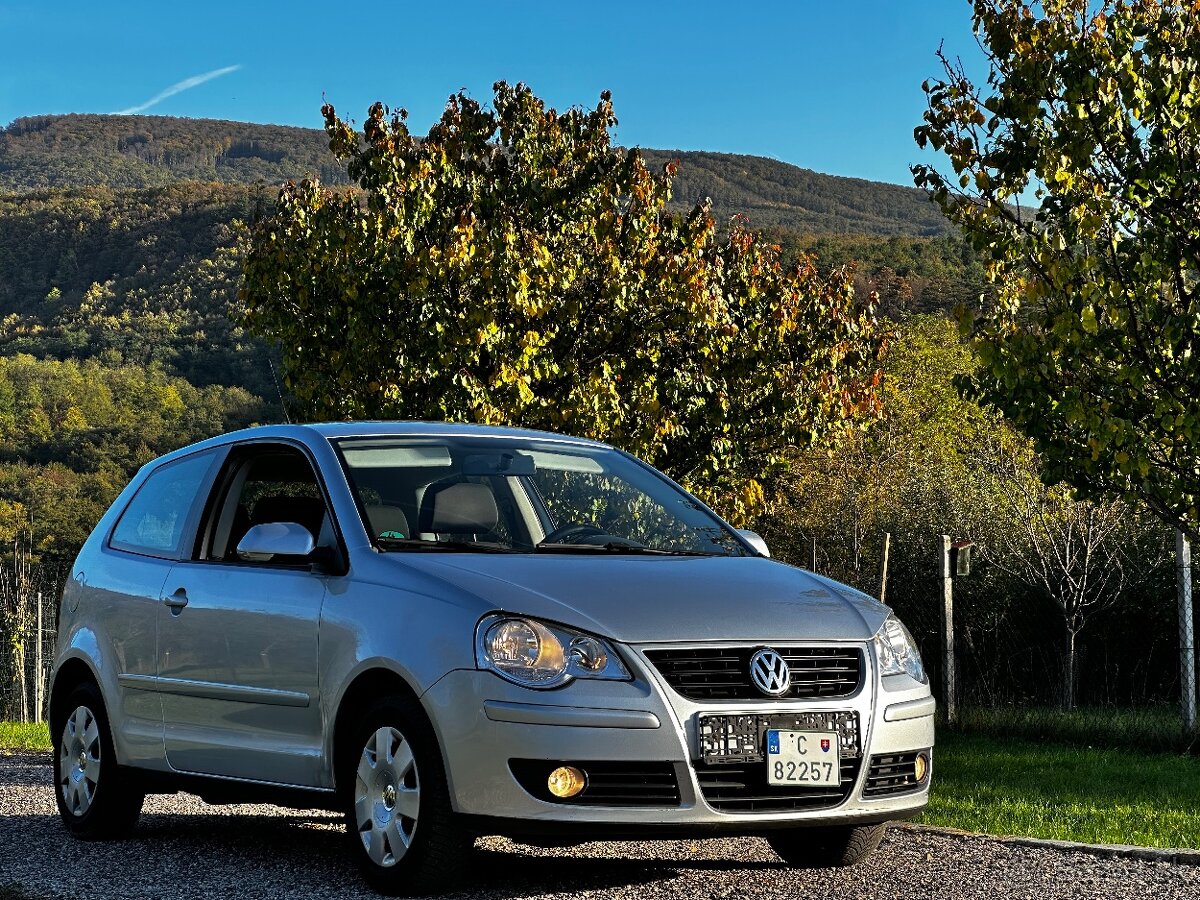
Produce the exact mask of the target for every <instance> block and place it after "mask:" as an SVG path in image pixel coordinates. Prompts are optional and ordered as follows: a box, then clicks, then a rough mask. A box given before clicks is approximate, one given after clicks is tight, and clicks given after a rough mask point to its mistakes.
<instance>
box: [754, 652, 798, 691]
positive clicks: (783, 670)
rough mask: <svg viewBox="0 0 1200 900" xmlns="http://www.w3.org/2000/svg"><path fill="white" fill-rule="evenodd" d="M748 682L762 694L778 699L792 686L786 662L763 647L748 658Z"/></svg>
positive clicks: (790, 672)
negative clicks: (752, 683) (751, 682)
mask: <svg viewBox="0 0 1200 900" xmlns="http://www.w3.org/2000/svg"><path fill="white" fill-rule="evenodd" d="M750 680H751V681H753V682H754V686H755V687H756V688H758V689H759V690H760V691H762V692H763V693H764V694H766V695H768V696H770V697H779V696H782V695H783V694H786V693H787V690H788V688H789V687H791V686H792V671H791V669H789V668H788V664H787V660H785V659H784V658H783V657H782V656H780V655H779V654H778V653H776V652H775V651H774V650H772V649H771V648H770V647H764V648H763V649H761V650H759V651H758V652H757V653H755V654H754V655H753V656H752V657H750Z"/></svg>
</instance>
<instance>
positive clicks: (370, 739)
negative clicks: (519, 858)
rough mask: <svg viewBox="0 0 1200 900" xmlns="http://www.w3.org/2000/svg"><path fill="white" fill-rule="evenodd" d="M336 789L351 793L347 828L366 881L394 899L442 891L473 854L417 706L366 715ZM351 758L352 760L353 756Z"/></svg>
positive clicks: (397, 703) (387, 705)
mask: <svg viewBox="0 0 1200 900" xmlns="http://www.w3.org/2000/svg"><path fill="white" fill-rule="evenodd" d="M349 746H350V747H352V748H354V749H357V751H358V752H357V753H356V754H353V751H351V753H347V754H346V756H347V757H348V758H347V759H346V760H345V763H344V767H343V770H342V772H341V778H340V779H339V783H340V784H342V785H345V786H347V787H348V788H349V790H348V791H346V794H345V797H346V800H347V802H348V806H349V808H348V810H347V813H346V830H347V831H348V832H349V834H350V840H351V843H352V844H353V847H354V849H353V853H354V855H355V857H356V858H357V860H358V865H359V869H360V871H361V872H362V874H363V877H364V878H365V879H366V880H367V882H368V883H369V884H370V885H371V886H372V887H373V888H375V889H376V890H377V891H379V892H380V893H384V894H390V895H408V894H429V893H436V892H438V891H441V890H445V889H446V888H447V887H448V886H449V884H450V882H451V878H452V876H453V874H454V872H455V868H456V866H458V865H459V864H460V862H461V857H462V855H463V854H464V853H465V852H466V851H467V850H469V849H470V846H471V844H472V836H471V835H469V834H468V833H466V832H464V831H463V830H462V829H461V828H459V827H458V824H457V823H456V822H455V820H454V813H453V810H452V809H451V806H450V792H449V789H448V787H447V785H446V775H445V770H444V768H443V765H442V758H441V753H440V752H439V751H438V747H437V740H436V738H435V737H434V735H433V732H432V729H430V727H429V725H428V724H427V722H426V721H425V718H424V715H423V714H422V713H421V711H420V709H419V707H418V706H417V704H416V701H414V700H404V699H391V700H386V701H383V702H381V703H379V704H377V705H375V706H374V707H372V708H371V709H370V710H368V711H367V712H366V713H365V714H364V715H363V717H362V719H361V720H360V722H359V725H358V727H357V728H356V729H355V731H354V738H353V743H352V744H350V745H349ZM352 754H353V755H352Z"/></svg>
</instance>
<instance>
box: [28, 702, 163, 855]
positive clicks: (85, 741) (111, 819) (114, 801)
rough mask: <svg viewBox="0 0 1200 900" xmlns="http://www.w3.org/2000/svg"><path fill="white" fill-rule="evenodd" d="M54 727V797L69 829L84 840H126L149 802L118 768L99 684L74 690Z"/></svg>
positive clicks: (125, 773)
mask: <svg viewBox="0 0 1200 900" xmlns="http://www.w3.org/2000/svg"><path fill="white" fill-rule="evenodd" d="M63 708H64V709H66V710H67V714H66V715H65V716H63V717H61V718H60V719H59V720H58V721H57V722H56V723H55V725H54V728H53V730H52V731H51V734H52V736H53V747H54V799H55V802H56V803H57V804H58V814H59V817H60V818H61V819H62V822H63V825H65V826H66V829H67V831H69V832H70V833H71V834H72V835H74V836H75V837H78V838H83V839H84V840H104V839H108V838H122V837H126V836H127V835H128V834H129V833H130V832H131V831H132V830H133V828H134V826H135V825H136V824H137V820H138V816H140V815H141V812H142V803H143V802H144V801H145V799H146V795H145V793H144V792H143V791H141V790H139V789H138V788H137V785H136V784H135V783H134V782H133V780H132V779H131V778H130V776H129V774H128V773H127V772H126V771H124V770H123V769H122V768H121V767H120V766H119V765H117V754H116V750H114V748H113V741H112V732H111V730H110V728H109V723H108V713H107V711H106V710H105V708H104V699H103V698H102V697H101V696H100V689H99V688H98V687H96V685H94V684H82V685H80V686H79V687H77V688H75V690H73V691H72V692H71V694H70V696H69V697H68V698H67V701H66V703H65V704H64V706H63Z"/></svg>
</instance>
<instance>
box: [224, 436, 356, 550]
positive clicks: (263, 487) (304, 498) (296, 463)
mask: <svg viewBox="0 0 1200 900" xmlns="http://www.w3.org/2000/svg"><path fill="white" fill-rule="evenodd" d="M218 484H219V488H218V492H219V497H218V500H217V503H216V504H215V505H214V507H213V511H212V514H211V516H210V520H209V524H208V527H207V529H206V532H205V541H204V545H203V549H202V555H201V558H203V559H209V560H223V561H226V562H237V561H238V555H237V546H238V543H239V542H240V541H241V539H242V538H243V537H244V536H245V534H246V532H247V531H249V530H250V528H251V527H252V526H254V525H264V524H267V523H271V522H294V523H297V524H299V525H303V526H304V527H305V528H307V529H308V530H309V531H310V532H312V536H313V542H314V543H315V544H317V545H318V546H332V545H333V543H334V541H335V538H334V532H333V525H332V522H331V520H330V517H329V515H328V511H327V509H326V506H325V498H324V495H323V494H322V493H321V488H320V485H319V484H318V482H317V476H316V473H315V472H314V471H313V468H312V465H311V464H310V463H309V461H308V458H307V457H306V456H305V455H304V454H303V453H301V452H300V451H299V450H296V449H295V448H293V447H288V446H284V445H274V444H268V445H251V446H249V447H245V448H242V449H240V450H239V451H235V452H234V453H232V454H230V458H229V462H228V464H227V465H226V467H225V471H224V472H223V473H222V477H221V479H220V480H219V481H218Z"/></svg>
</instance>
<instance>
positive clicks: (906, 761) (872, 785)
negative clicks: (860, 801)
mask: <svg viewBox="0 0 1200 900" xmlns="http://www.w3.org/2000/svg"><path fill="white" fill-rule="evenodd" d="M920 752H926V751H920ZM917 755H918V751H913V752H912V753H890V754H887V755H883V756H872V757H871V766H870V768H868V769H867V784H866V786H865V787H864V788H863V796H864V797H887V796H889V795H891V794H909V793H912V792H913V791H919V790H921V788H922V787H924V786H925V782H924V781H922V782H918V781H917ZM925 778H926V779H928V778H929V773H928V772H926V774H925Z"/></svg>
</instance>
